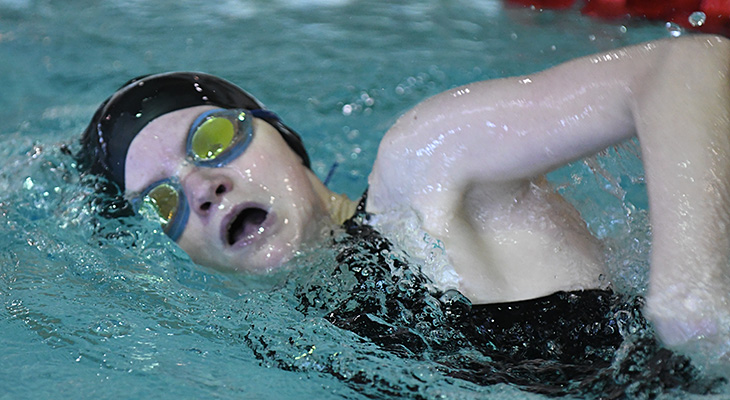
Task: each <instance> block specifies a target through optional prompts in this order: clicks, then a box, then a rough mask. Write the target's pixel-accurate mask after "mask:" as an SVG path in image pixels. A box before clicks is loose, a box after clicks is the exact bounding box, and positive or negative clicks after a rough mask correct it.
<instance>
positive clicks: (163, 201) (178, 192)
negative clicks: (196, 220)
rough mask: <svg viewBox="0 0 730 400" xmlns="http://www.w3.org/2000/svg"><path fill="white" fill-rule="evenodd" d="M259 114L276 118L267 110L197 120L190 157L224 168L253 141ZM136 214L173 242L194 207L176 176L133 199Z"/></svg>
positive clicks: (207, 114) (200, 163) (223, 113)
mask: <svg viewBox="0 0 730 400" xmlns="http://www.w3.org/2000/svg"><path fill="white" fill-rule="evenodd" d="M255 114H257V115H258V114H261V115H265V116H270V115H273V114H271V113H270V112H267V111H265V110H254V111H249V110H244V109H237V110H226V109H215V110H210V111H207V112H204V113H203V114H201V115H200V116H198V118H196V119H195V121H194V122H193V124H192V125H191V127H190V132H189V133H188V139H187V155H188V157H189V158H190V159H191V161H192V162H193V163H194V164H195V165H198V166H203V167H212V168H216V167H221V166H223V165H225V164H227V163H228V162H230V161H231V160H233V159H235V158H236V157H238V156H239V155H241V154H242V153H243V152H244V151H245V150H246V148H247V147H248V145H249V144H250V143H251V140H252V139H253V118H254V115H255ZM132 205H133V207H134V208H135V211H136V212H138V213H140V214H142V215H143V216H144V217H146V218H148V219H150V220H153V221H156V222H159V223H160V225H162V229H163V230H164V231H165V233H166V234H167V235H168V236H170V238H171V239H172V240H175V241H176V240H177V239H178V238H179V237H180V235H182V232H183V230H185V225H186V224H187V221H188V216H189V215H190V207H189V205H188V202H187V199H186V198H185V193H184V192H183V190H182V186H181V185H180V183H179V182H178V181H177V180H176V179H175V178H174V177H173V178H167V179H163V180H160V181H157V182H155V183H153V184H152V185H150V186H148V187H147V188H146V189H145V190H144V191H143V192H142V194H141V195H140V196H138V197H137V198H135V199H133V200H132Z"/></svg>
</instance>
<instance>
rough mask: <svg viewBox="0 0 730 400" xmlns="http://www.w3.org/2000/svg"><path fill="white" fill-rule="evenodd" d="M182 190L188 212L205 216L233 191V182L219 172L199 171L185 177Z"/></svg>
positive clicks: (210, 170)
mask: <svg viewBox="0 0 730 400" xmlns="http://www.w3.org/2000/svg"><path fill="white" fill-rule="evenodd" d="M183 189H184V190H185V193H186V195H187V197H188V202H189V203H190V209H191V210H190V211H191V212H193V213H196V214H198V215H200V216H207V215H209V214H210V213H211V212H212V210H214V209H215V208H216V207H217V206H218V205H219V204H220V203H221V202H222V201H223V199H224V198H225V196H226V195H227V193H228V192H230V191H231V190H232V189H233V181H232V180H231V179H230V178H228V177H227V176H225V175H223V174H221V173H220V170H214V169H205V170H203V169H201V170H198V171H193V172H191V173H190V174H189V175H188V176H187V177H185V179H184V181H183Z"/></svg>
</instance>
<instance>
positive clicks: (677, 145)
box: [634, 37, 730, 351]
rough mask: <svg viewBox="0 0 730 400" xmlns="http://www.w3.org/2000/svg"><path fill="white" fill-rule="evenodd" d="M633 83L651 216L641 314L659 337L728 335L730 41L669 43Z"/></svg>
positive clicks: (672, 340) (671, 340) (721, 338)
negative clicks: (645, 295) (647, 71)
mask: <svg viewBox="0 0 730 400" xmlns="http://www.w3.org/2000/svg"><path fill="white" fill-rule="evenodd" d="M638 89H639V90H638V91H637V92H636V93H635V96H636V99H635V106H634V114H635V115H636V127H637V132H638V136H639V140H640V143H641V149H642V159H643V162H644V167H645V170H646V180H647V188H648V192H649V205H650V219H651V223H652V257H651V270H650V278H649V281H650V284H649V296H648V299H647V301H648V314H649V317H650V319H651V320H652V321H653V322H654V324H655V327H656V328H657V331H658V333H659V335H660V336H661V337H662V339H663V340H664V341H665V342H666V343H667V344H674V345H678V344H682V343H686V342H692V341H694V340H698V339H702V338H703V337H704V338H711V339H710V341H717V342H718V343H722V342H726V341H727V340H728V334H729V333H730V332H728V330H727V327H725V328H723V327H722V325H723V324H727V323H728V322H730V304H729V302H728V293H729V291H730V271H729V267H730V232H728V230H729V229H730V44H729V43H728V41H727V40H724V39H720V38H714V37H700V38H697V39H696V40H695V42H694V45H693V46H689V45H688V46H676V47H673V48H671V49H669V51H667V52H666V56H665V58H664V59H663V60H662V62H661V64H660V65H658V66H657V68H656V70H655V73H654V74H652V75H651V76H650V77H649V79H647V80H646V81H645V82H644V83H643V86H641V87H639V88H638ZM714 350H715V351H727V349H725V350H723V349H722V348H716V349H714Z"/></svg>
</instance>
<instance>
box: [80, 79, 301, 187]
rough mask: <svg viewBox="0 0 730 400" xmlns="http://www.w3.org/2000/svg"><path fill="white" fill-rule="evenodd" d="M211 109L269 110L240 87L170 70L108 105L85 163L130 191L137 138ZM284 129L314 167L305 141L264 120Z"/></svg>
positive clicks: (123, 91)
mask: <svg viewBox="0 0 730 400" xmlns="http://www.w3.org/2000/svg"><path fill="white" fill-rule="evenodd" d="M203 105H211V106H216V107H221V108H227V109H233V108H245V109H248V110H255V109H263V108H264V106H263V104H261V103H260V102H259V101H258V100H256V99H255V98H254V97H253V96H251V95H250V94H248V93H246V92H245V91H244V90H243V89H241V88H239V87H238V86H236V85H234V84H232V83H230V82H228V81H226V80H224V79H221V78H218V77H215V76H212V75H208V74H202V73H198V72H169V73H164V74H155V75H146V76H142V77H139V78H135V79H132V80H131V81H129V82H127V83H126V84H125V85H124V86H122V87H121V88H120V89H119V90H118V91H117V92H116V93H114V94H113V95H112V96H111V97H109V98H108V99H107V100H106V101H104V102H103V103H102V104H101V106H99V108H98V109H97V110H96V113H94V117H93V118H92V119H91V122H90V123H89V126H88V127H87V128H86V131H85V132H84V134H83V136H82V137H81V145H82V150H81V154H80V155H81V162H82V165H83V166H84V167H86V168H87V169H88V170H89V171H91V172H92V173H95V174H100V175H105V176H107V177H108V178H109V179H110V180H111V181H113V182H115V183H116V184H117V185H118V186H119V188H120V189H121V191H122V192H124V166H125V161H126V159H127V150H128V149H129V145H130V144H131V143H132V140H134V138H135V137H136V136H137V134H138V133H139V132H140V131H141V130H142V128H144V127H145V126H146V125H147V124H148V123H149V122H150V121H152V120H153V119H155V118H157V117H159V116H161V115H163V114H167V113H169V112H172V111H176V110H180V109H183V108H188V107H194V106H203ZM262 119H263V120H265V121H266V122H268V123H269V124H271V125H272V126H273V127H274V128H276V130H278V131H279V133H280V134H281V136H282V137H283V138H284V140H285V141H286V143H287V144H288V145H289V147H291V149H292V150H293V151H294V152H295V153H296V154H298V155H299V156H300V157H301V158H302V162H303V164H304V165H305V166H306V167H307V168H310V161H309V156H308V155H307V152H306V150H305V149H304V144H303V143H302V139H301V137H300V136H299V135H298V134H297V133H296V132H294V131H293V130H292V129H290V128H289V127H287V126H286V125H284V124H283V123H282V122H281V121H280V120H279V119H278V118H277V117H276V116H275V115H274V114H273V113H272V114H271V116H265V117H262Z"/></svg>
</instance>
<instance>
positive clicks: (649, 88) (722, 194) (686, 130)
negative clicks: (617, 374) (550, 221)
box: [368, 36, 730, 344]
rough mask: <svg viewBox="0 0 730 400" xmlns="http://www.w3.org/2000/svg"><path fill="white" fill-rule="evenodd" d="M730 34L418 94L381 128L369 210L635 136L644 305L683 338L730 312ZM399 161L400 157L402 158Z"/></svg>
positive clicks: (530, 172)
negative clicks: (647, 268)
mask: <svg viewBox="0 0 730 400" xmlns="http://www.w3.org/2000/svg"><path fill="white" fill-rule="evenodd" d="M729 65H730V44H729V43H728V41H727V40H726V39H722V38H719V37H714V36H693V37H683V38H678V39H671V40H661V41H656V42H651V43H646V44H642V45H637V46H633V47H628V48H625V49H619V50H614V51H610V52H607V53H603V54H598V55H594V56H589V57H584V58H580V59H577V60H574V61H571V62H568V63H565V64H562V65H560V66H557V67H555V68H552V69H549V70H547V71H544V72H541V73H537V74H534V75H530V76H523V77H516V78H505V79H500V80H494V81H485V82H478V83H474V84H470V85H466V86H463V87H460V88H456V89H453V90H450V91H447V92H444V93H442V94H439V95H437V96H434V97H433V98H431V99H428V100H426V101H424V102H423V103H421V104H419V105H418V106H416V107H415V108H414V109H412V110H410V111H409V112H407V113H406V114H405V115H403V116H402V117H401V118H400V119H399V120H398V121H397V123H396V124H395V125H394V126H393V128H391V130H389V131H388V133H387V134H386V136H385V138H384V139H383V142H382V143H381V147H380V149H379V152H378V161H377V162H376V165H375V166H374V168H373V173H372V174H371V177H370V186H371V192H372V193H377V195H376V196H373V197H371V198H370V200H369V204H368V208H369V210H370V211H373V212H384V211H387V210H389V209H392V208H397V207H400V206H404V205H408V204H411V205H413V204H416V205H417V204H419V202H423V199H424V198H425V197H429V198H431V201H433V198H434V197H436V198H438V197H445V198H448V197H449V196H452V198H451V199H450V200H449V199H446V200H444V201H446V202H448V201H453V196H458V194H459V193H461V192H462V191H463V190H464V188H465V187H467V186H468V185H470V184H471V183H473V182H493V183H506V184H509V183H510V182H517V181H521V180H524V179H529V178H531V177H534V176H536V175H539V174H542V173H545V172H548V171H550V170H552V169H553V168H556V167H558V166H560V165H563V164H565V163H566V162H569V161H572V160H575V159H578V158H581V157H584V156H586V155H590V154H593V153H596V152H598V151H600V150H602V149H604V148H606V147H607V146H610V145H612V144H615V143H618V142H620V141H623V140H625V139H627V138H630V137H632V136H633V135H638V137H639V141H640V143H641V148H642V157H643V160H644V164H645V168H646V176H647V187H648V191H649V201H650V208H651V212H650V213H651V223H652V227H653V244H652V246H653V247H652V261H651V264H652V265H651V273H650V292H649V299H648V305H649V315H650V317H651V318H652V320H653V321H654V322H655V323H656V326H657V328H658V330H659V333H660V335H661V336H662V338H663V339H664V340H665V341H667V342H669V343H673V344H678V343H681V342H684V341H687V340H690V339H692V338H697V337H700V336H703V335H711V334H725V332H726V328H723V327H722V326H721V322H724V323H728V321H730V306H729V305H728V301H727V298H726V295H725V293H726V292H728V288H730V282H729V281H730V278H729V277H728V275H729V273H728V266H729V265H730V261H729V260H728V258H729V255H730V238H728V234H727V229H728V228H727V226H728V224H730V193H728V190H730V189H728V188H729V187H730V141H729V140H728V135H730V116H729V115H728V109H729V107H730V93H729V88H730V86H729V85H730V82H729V80H730V77H729V76H728V66H729ZM396 166H397V167H396Z"/></svg>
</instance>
